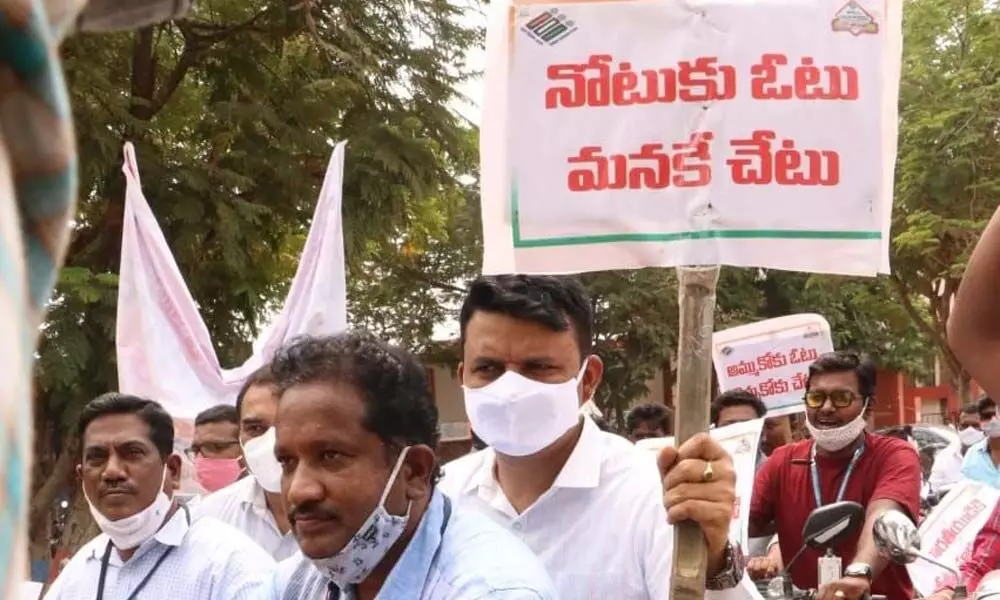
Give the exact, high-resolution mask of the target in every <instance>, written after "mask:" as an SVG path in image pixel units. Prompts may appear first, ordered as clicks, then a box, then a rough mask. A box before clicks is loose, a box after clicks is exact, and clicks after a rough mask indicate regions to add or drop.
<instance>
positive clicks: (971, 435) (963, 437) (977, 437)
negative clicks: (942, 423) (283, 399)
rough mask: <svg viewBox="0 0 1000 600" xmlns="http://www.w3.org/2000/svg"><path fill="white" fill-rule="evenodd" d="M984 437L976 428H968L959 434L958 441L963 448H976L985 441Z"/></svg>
mask: <svg viewBox="0 0 1000 600" xmlns="http://www.w3.org/2000/svg"><path fill="white" fill-rule="evenodd" d="M984 437H985V436H984V435H983V432H982V431H979V430H978V429H976V428H975V427H966V428H965V429H963V430H961V431H959V432H958V439H959V441H961V442H962V445H963V446H974V445H976V444H978V443H979V442H981V441H983V438H984Z"/></svg>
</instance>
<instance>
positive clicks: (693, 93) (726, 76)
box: [677, 56, 736, 102]
mask: <svg viewBox="0 0 1000 600" xmlns="http://www.w3.org/2000/svg"><path fill="white" fill-rule="evenodd" d="M718 61H719V59H718V58H717V57H715V56H708V57H701V58H696V59H695V60H694V61H693V62H692V61H688V60H685V61H681V63H680V64H679V65H678V67H679V68H678V71H677V83H678V84H679V86H680V94H679V95H680V99H681V100H683V101H685V102H710V101H713V100H732V99H733V98H735V97H736V69H735V68H733V67H731V66H729V65H723V66H720V67H716V63H718ZM720 75H721V76H722V85H721V88H722V89H721V90H720V89H719V88H720V85H719V83H718V82H717V81H716V79H717V78H718V77H719V76H720Z"/></svg>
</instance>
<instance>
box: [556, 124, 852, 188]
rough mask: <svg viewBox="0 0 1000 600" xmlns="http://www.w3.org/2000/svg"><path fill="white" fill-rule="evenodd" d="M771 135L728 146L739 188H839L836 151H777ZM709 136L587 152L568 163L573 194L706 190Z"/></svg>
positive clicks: (757, 134) (788, 143)
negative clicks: (624, 150)
mask: <svg viewBox="0 0 1000 600" xmlns="http://www.w3.org/2000/svg"><path fill="white" fill-rule="evenodd" d="M776 138H777V136H776V134H775V133H774V132H773V131H765V130H761V131H754V132H753V133H752V134H751V136H750V138H748V139H735V140H730V142H729V146H730V147H731V148H732V149H733V155H732V157H731V158H729V159H727V160H726V165H727V166H728V167H729V171H730V178H731V180H732V182H733V183H735V184H737V185H770V184H776V185H784V186H835V185H837V184H838V183H839V182H840V155H839V154H837V153H836V152H834V151H832V150H799V149H797V148H796V147H795V141H794V140H790V139H784V140H781V141H780V145H778V148H777V149H774V148H772V143H771V142H773V141H776ZM714 139H715V135H714V134H713V133H712V132H710V131H699V132H695V133H693V134H691V136H690V137H689V139H688V140H687V141H684V142H677V143H674V144H671V145H670V150H669V151H667V150H666V144H664V143H659V142H656V143H649V144H643V145H642V146H640V147H639V151H638V152H632V153H629V154H610V155H605V154H604V148H603V147H602V146H584V147H582V148H580V151H579V153H578V154H577V155H576V156H571V157H569V158H568V159H567V162H568V163H569V165H570V167H571V170H570V171H569V175H568V176H567V187H568V188H569V190H570V191H571V192H595V191H603V190H626V189H627V190H662V189H665V188H669V187H680V188H685V187H702V186H707V185H709V184H710V183H711V182H712V165H711V161H712V153H711V144H712V141H713V140H714Z"/></svg>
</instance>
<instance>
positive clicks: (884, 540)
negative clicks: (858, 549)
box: [872, 510, 920, 565]
mask: <svg viewBox="0 0 1000 600" xmlns="http://www.w3.org/2000/svg"><path fill="white" fill-rule="evenodd" d="M872 537H874V538H875V546H876V547H877V548H878V549H879V552H881V553H882V554H883V555H884V556H886V557H887V558H889V559H890V560H891V561H892V562H894V563H896V564H898V565H907V564H910V563H912V562H913V561H915V560H916V559H917V556H918V553H919V552H920V534H919V533H918V531H917V526H916V525H914V524H913V521H911V520H910V518H909V517H907V516H906V515H905V514H903V513H902V512H900V511H898V510H890V511H887V512H885V513H883V514H882V516H880V517H879V518H878V519H876V520H875V525H874V527H872Z"/></svg>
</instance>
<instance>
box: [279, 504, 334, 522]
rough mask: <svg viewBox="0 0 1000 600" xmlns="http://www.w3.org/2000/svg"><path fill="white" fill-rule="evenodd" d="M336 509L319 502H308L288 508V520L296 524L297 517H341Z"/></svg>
mask: <svg viewBox="0 0 1000 600" xmlns="http://www.w3.org/2000/svg"><path fill="white" fill-rule="evenodd" d="M339 518H340V515H338V514H337V513H336V512H335V511H333V510H331V509H329V508H326V507H324V506H321V505H320V504H319V503H318V502H308V503H306V504H300V505H298V506H291V507H289V509H288V521H289V522H290V523H291V524H292V525H295V521H296V520H297V519H326V520H333V519H339Z"/></svg>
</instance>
